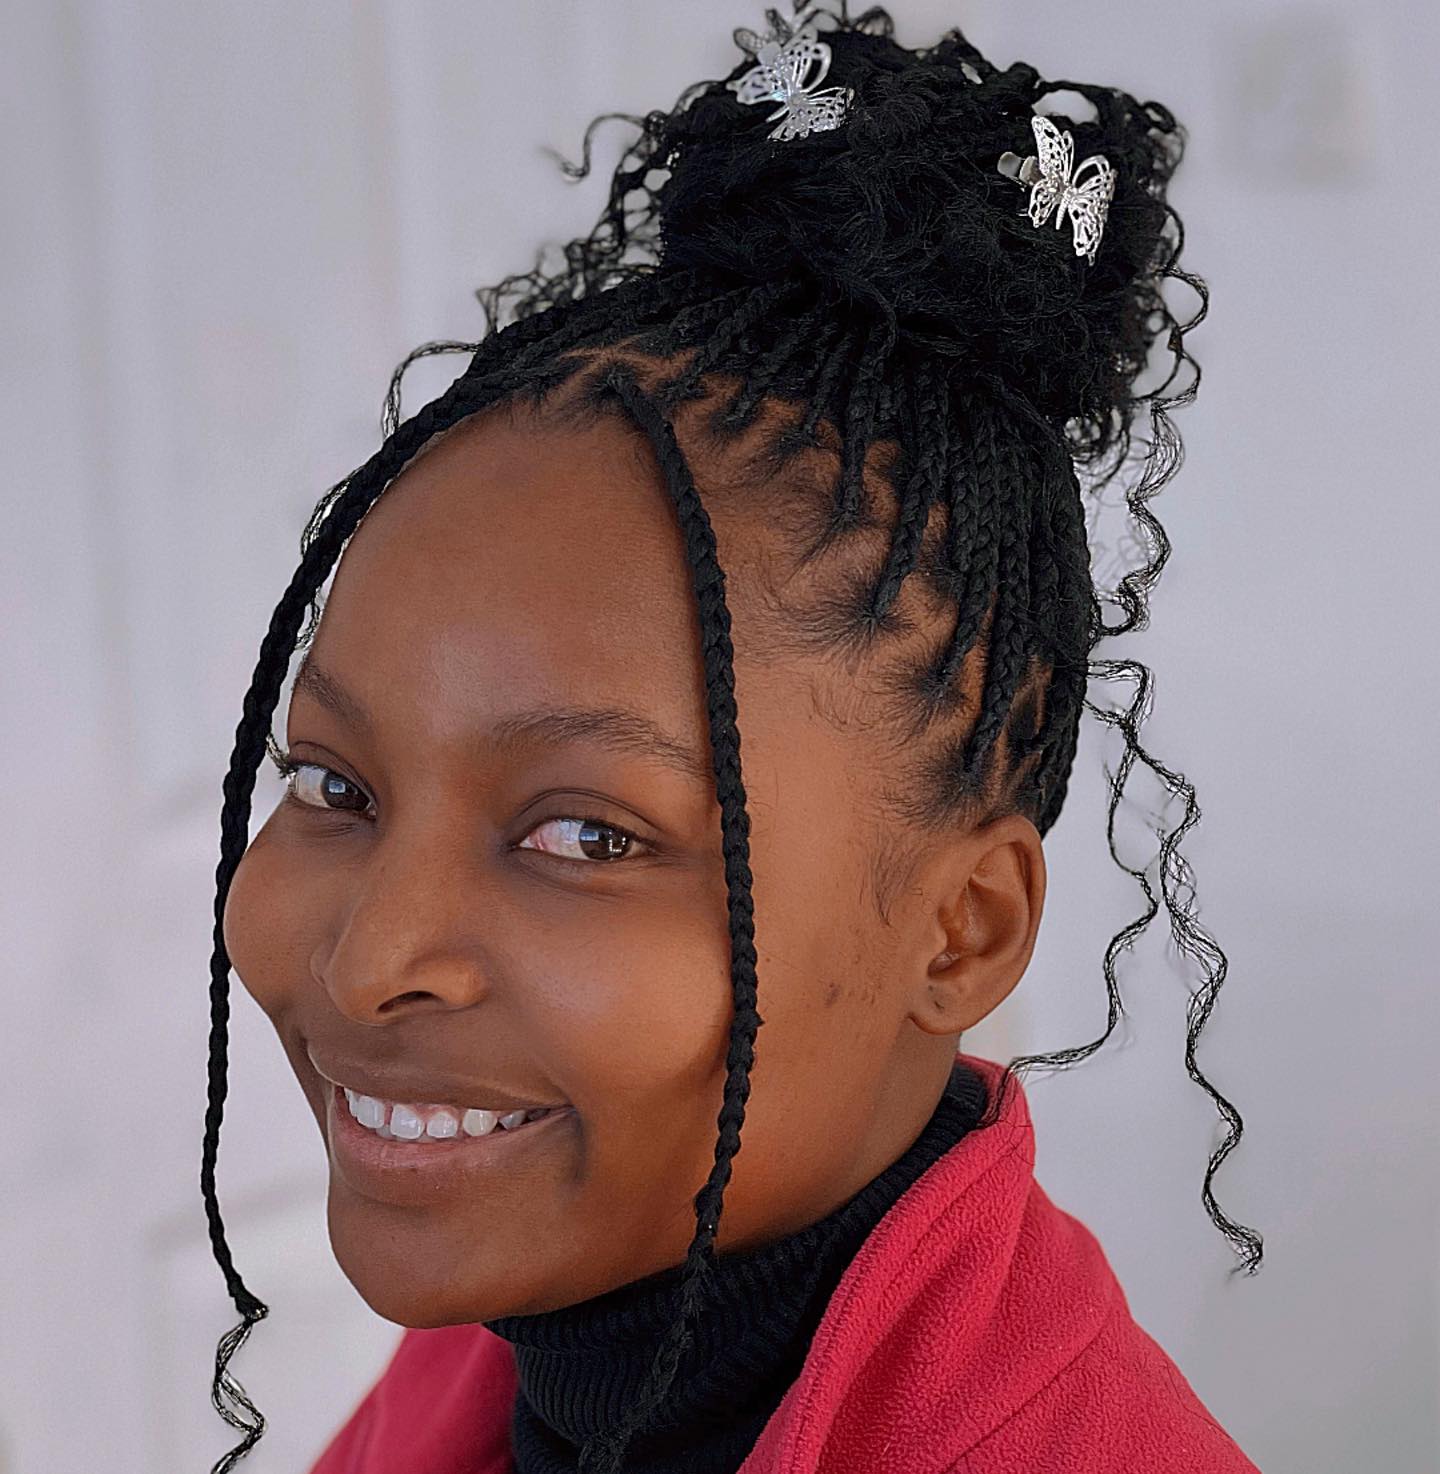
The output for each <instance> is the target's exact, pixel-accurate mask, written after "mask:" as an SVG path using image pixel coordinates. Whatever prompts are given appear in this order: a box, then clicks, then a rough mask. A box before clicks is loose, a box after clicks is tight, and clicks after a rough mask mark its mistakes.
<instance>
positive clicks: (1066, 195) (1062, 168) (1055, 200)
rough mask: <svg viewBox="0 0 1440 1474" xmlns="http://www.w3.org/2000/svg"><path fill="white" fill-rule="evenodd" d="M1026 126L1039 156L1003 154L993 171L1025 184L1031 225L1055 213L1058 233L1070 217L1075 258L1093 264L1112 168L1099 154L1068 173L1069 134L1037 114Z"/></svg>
mask: <svg viewBox="0 0 1440 1474" xmlns="http://www.w3.org/2000/svg"><path fill="white" fill-rule="evenodd" d="M1030 127H1031V129H1032V131H1033V132H1034V134H1035V147H1036V149H1037V151H1038V153H1039V157H1038V158H1037V157H1036V156H1035V154H1031V155H1030V156H1029V157H1028V158H1025V159H1022V158H1021V157H1020V155H1019V154H1015V153H1010V152H1009V151H1008V150H1007V151H1006V152H1005V153H1003V154H1001V155H1000V161H999V163H998V164H997V165H996V166H995V167H996V168H997V169H999V171H1000V172H1001V173H1002V174H1003V175H1004V176H1005V177H1006V178H1007V179H1013V180H1014V181H1015V182H1016V183H1017V184H1019V185H1020V186H1022V188H1023V186H1025V185H1027V184H1028V185H1029V186H1030V219H1031V221H1032V222H1033V223H1034V224H1035V225H1037V226H1039V225H1044V223H1045V221H1046V220H1047V219H1048V217H1049V215H1050V212H1051V210H1054V211H1055V228H1056V230H1059V229H1060V225H1061V222H1062V221H1063V220H1064V219H1065V217H1066V215H1067V214H1068V215H1069V217H1070V224H1071V227H1072V228H1073V230H1074V233H1075V254H1076V255H1077V256H1087V257H1089V259H1090V264H1091V265H1092V266H1093V265H1094V264H1095V252H1096V251H1098V250H1099V249H1100V237H1101V235H1102V234H1103V233H1104V230H1105V220H1106V217H1107V216H1108V215H1109V213H1110V200H1111V198H1112V197H1113V195H1114V193H1115V170H1114V169H1113V168H1112V167H1111V165H1110V161H1109V160H1108V159H1107V158H1105V157H1104V155H1102V154H1091V155H1090V157H1089V158H1087V159H1082V160H1081V161H1080V166H1079V167H1078V168H1077V169H1076V170H1075V171H1074V173H1073V174H1072V173H1071V168H1070V166H1071V165H1072V164H1073V163H1074V162H1075V139H1074V137H1073V135H1071V134H1070V133H1067V132H1066V131H1065V130H1064V129H1063V128H1057V127H1056V126H1055V124H1054V123H1052V122H1051V121H1050V119H1049V118H1046V117H1042V116H1041V115H1040V114H1039V113H1036V114H1035V115H1034V116H1033V117H1032V118H1031V119H1030ZM1017 166H1018V167H1017Z"/></svg>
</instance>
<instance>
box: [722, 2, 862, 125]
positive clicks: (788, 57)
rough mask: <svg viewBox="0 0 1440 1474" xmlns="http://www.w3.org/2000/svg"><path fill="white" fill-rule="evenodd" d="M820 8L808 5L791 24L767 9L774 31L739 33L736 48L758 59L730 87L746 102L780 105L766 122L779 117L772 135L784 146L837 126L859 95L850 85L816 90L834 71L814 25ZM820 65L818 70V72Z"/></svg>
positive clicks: (739, 30) (741, 30)
mask: <svg viewBox="0 0 1440 1474" xmlns="http://www.w3.org/2000/svg"><path fill="white" fill-rule="evenodd" d="M815 9H816V7H815V6H814V5H807V6H806V7H805V9H804V10H803V11H801V12H800V13H799V14H798V15H797V16H796V17H795V23H794V25H791V24H790V22H788V21H787V20H786V19H785V18H784V17H783V16H782V15H781V14H780V12H779V11H778V10H775V9H773V8H772V9H767V10H766V12H765V18H766V20H767V21H769V23H770V29H769V30H768V31H767V32H766V33H765V35H763V36H757V35H756V34H755V32H754V31H752V30H750V29H749V27H747V26H739V27H737V28H736V30H735V31H734V33H733V34H734V37H735V44H736V45H737V46H738V47H740V49H741V50H742V51H745V52H747V53H748V54H749V55H751V56H753V57H754V58H755V65H754V66H753V67H751V68H750V70H749V71H748V72H746V73H745V75H744V76H743V77H737V78H736V79H735V80H734V81H733V82H727V83H726V84H725V85H726V86H727V87H728V88H729V89H730V91H731V92H733V93H734V94H735V96H736V97H737V98H738V99H739V100H740V101H741V102H743V103H755V102H778V103H779V104H780V106H779V107H778V108H776V109H775V111H774V112H773V113H771V114H770V116H769V118H768V119H767V121H769V122H774V121H775V119H776V118H779V119H780V120H781V121H780V124H779V126H778V127H776V128H772V129H771V130H770V137H771V138H775V139H779V140H780V141H781V142H782V143H783V142H784V141H786V140H787V139H791V138H804V137H806V136H807V135H808V134H810V133H823V132H825V131H826V130H827V129H830V128H838V127H839V126H840V124H841V123H842V122H843V121H844V118H845V114H846V109H847V107H848V105H849V103H850V101H851V99H852V98H853V97H854V95H855V91H854V88H851V87H825V88H822V89H820V90H819V91H817V90H816V89H817V88H819V87H820V83H821V82H822V81H823V80H824V78H825V73H826V72H828V71H829V70H830V48H829V46H827V45H826V44H825V42H823V41H821V40H820V39H819V38H818V37H817V35H816V32H815V27H814V26H813V25H811V24H810V21H811V19H812V18H813V14H814V11H815ZM817 65H818V67H819V71H815V70H814V69H815V67H816V66H817Z"/></svg>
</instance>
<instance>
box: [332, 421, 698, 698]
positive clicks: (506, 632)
mask: <svg viewBox="0 0 1440 1474" xmlns="http://www.w3.org/2000/svg"><path fill="white" fill-rule="evenodd" d="M647 456H648V450H647V448H646V446H645V445H644V444H642V443H637V437H635V436H633V435H628V434H626V433H625V429H624V427H623V426H621V425H619V424H615V423H610V422H607V421H605V420H601V421H599V422H597V423H596V424H595V425H593V426H590V427H587V428H585V429H583V430H575V429H569V428H566V429H555V428H550V427H542V426H540V425H539V424H538V423H536V422H535V421H534V419H533V418H532V416H530V415H529V414H527V413H526V412H524V411H517V412H515V413H513V414H512V413H511V412H510V411H509V410H507V409H500V408H497V410H496V411H493V412H487V413H486V414H484V415H480V416H474V417H472V418H471V419H469V420H467V421H464V422H462V423H461V424H459V425H457V426H455V427H454V428H453V429H452V430H450V431H449V432H447V433H446V434H445V435H444V436H442V437H440V438H439V439H437V440H436V441H434V442H432V443H431V445H430V446H429V447H428V448H427V449H426V450H425V451H424V452H423V453H422V454H421V455H420V456H419V457H417V458H416V459H415V460H414V461H413V462H412V463H411V464H410V465H409V466H408V467H407V468H406V470H405V471H404V472H403V473H402V474H401V475H400V476H399V477H398V478H397V480H396V481H395V482H394V484H393V485H392V486H391V487H390V488H389V489H388V490H387V491H386V492H385V494H384V495H383V496H382V497H381V498H380V499H379V501H378V502H377V503H376V504H375V506H374V507H372V508H371V510H370V512H369V513H368V514H367V516H366V517H365V519H364V521H363V522H362V523H361V526H360V527H359V529H358V530H357V531H356V533H355V534H354V536H353V538H352V539H351V541H350V543H349V545H348V546H347V548H346V550H345V554H344V556H343V557H342V559H341V562H340V566H339V568H338V570H337V572H336V575H335V582H334V587H333V589H332V591H331V594H330V596H329V598H328V599H327V601H326V606H325V614H324V618H323V619H322V621H321V625H320V629H319V631H318V632H317V635H316V642H315V644H316V653H317V656H318V655H319V654H320V652H321V651H322V649H323V651H324V652H325V659H326V662H327V664H330V663H334V662H335V661H337V660H340V659H344V660H345V663H346V665H347V668H353V667H355V666H357V665H360V666H363V665H366V664H372V665H373V664H376V663H378V664H380V665H382V666H384V667H385V668H386V669H387V670H389V671H390V672H391V674H392V677H393V674H394V669H395V668H396V667H399V666H404V667H407V668H408V669H409V670H410V672H411V674H413V675H415V676H417V677H422V678H423V677H424V676H425V675H427V674H428V675H429V677H430V678H431V679H432V680H433V681H439V680H442V679H444V680H446V681H447V684H449V683H451V682H453V681H455V680H459V679H461V678H465V684H467V685H471V686H476V685H480V686H491V687H493V686H494V683H496V682H497V681H500V680H502V679H503V681H504V682H505V684H506V685H507V686H516V685H521V684H523V685H526V686H527V687H528V688H529V694H531V695H540V694H544V693H543V692H542V690H541V688H543V687H545V686H547V685H550V686H558V687H560V688H563V689H562V690H561V691H558V692H554V693H551V694H555V695H557V696H558V695H562V694H563V695H564V696H566V697H567V698H573V697H575V696H577V695H579V694H581V692H582V691H584V690H592V689H608V690H610V691H612V692H613V690H614V688H615V687H616V685H617V683H618V684H619V685H621V686H623V687H627V688H633V689H635V690H637V691H645V690H651V691H653V690H655V689H656V688H657V687H659V688H661V689H660V690H659V692H658V693H657V694H659V695H661V696H662V697H667V698H668V699H669V700H670V702H671V703H672V704H673V703H674V702H675V701H677V700H678V699H679V698H680V697H681V696H682V694H683V693H684V692H686V691H688V689H689V677H690V675H691V669H690V664H689V662H690V659H691V658H692V652H694V651H696V650H697V649H698V618H697V615H696V612H695V609H694V598H693V595H692V593H691V590H690V571H689V565H688V563H687V562H686V559H685V556H684V549H683V545H682V543H681V540H680V535H679V531H678V528H677V526H676V525H675V518H674V515H673V513H672V512H671V511H670V509H669V507H668V505H667V500H668V498H667V494H666V492H665V489H664V486H663V484H662V483H661V482H660V481H659V479H658V476H657V475H656V472H655V470H654V468H653V466H651V465H650V464H648V463H647ZM662 651H663V653H664V658H663V659H660V658H657V656H658V654H659V653H660V652H662ZM352 656H353V657H354V659H351V658H350V657H352Z"/></svg>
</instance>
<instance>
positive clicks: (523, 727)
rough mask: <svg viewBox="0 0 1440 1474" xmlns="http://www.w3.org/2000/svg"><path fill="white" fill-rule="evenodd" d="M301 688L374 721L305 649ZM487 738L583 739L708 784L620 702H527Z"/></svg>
mask: <svg viewBox="0 0 1440 1474" xmlns="http://www.w3.org/2000/svg"><path fill="white" fill-rule="evenodd" d="M293 691H303V692H304V693H305V694H306V695H307V696H309V697H310V699H311V700H312V701H314V702H316V703H317V704H318V705H320V706H323V707H324V708H325V710H326V711H328V712H330V713H331V715H332V716H334V717H336V718H337V719H338V720H340V721H342V722H344V723H345V724H346V725H347V726H349V727H353V728H354V729H355V730H356V731H358V732H364V733H370V732H373V731H374V729H375V723H374V721H373V719H372V718H371V716H370V713H369V712H368V711H367V710H366V708H365V706H364V704H363V703H362V702H361V701H359V700H358V699H357V698H356V697H355V696H353V695H352V694H351V693H350V692H349V691H347V690H346V689H345V687H344V686H342V685H341V684H340V682H339V681H337V680H336V679H335V677H334V676H332V675H331V674H330V673H329V671H327V670H326V669H325V668H324V667H323V666H320V665H317V664H316V663H315V662H314V661H313V660H311V659H310V657H309V655H308V653H307V655H306V657H305V658H304V659H303V660H302V661H301V662H300V668H299V670H297V671H296V672H295V683H294V687H293V690H292V694H293ZM488 742H489V744H490V745H491V746H494V747H500V748H516V747H520V746H523V745H524V744H525V743H526V742H539V743H544V744H549V745H552V746H557V747H561V746H578V745H580V744H582V743H589V744H591V745H592V746H595V747H601V748H604V749H606V750H607V751H609V752H614V753H618V754H619V755H620V756H622V757H641V758H649V759H651V760H653V761H655V762H658V763H660V764H662V765H663V766H665V767H668V768H670V769H672V770H673V771H675V772H677V773H679V774H681V775H682V776H683V777H686V778H690V779H695V780H698V781H699V782H701V783H704V784H707V785H709V784H713V783H714V781H715V774H714V771H713V769H712V768H711V766H710V764H709V763H708V762H707V761H706V760H705V759H704V758H703V757H702V756H701V754H700V753H698V752H697V751H696V750H695V749H694V748H693V747H692V746H690V745H689V744H688V743H685V742H681V741H679V740H677V739H676V738H674V737H672V736H671V735H670V734H669V733H668V732H666V731H665V730H664V728H663V727H661V726H660V725H659V724H658V723H656V722H654V721H653V720H652V719H651V718H650V717H647V716H646V715H645V714H644V713H643V712H638V711H635V710H633V709H632V708H630V707H623V706H553V705H549V706H532V707H526V708H524V709H523V710H521V711H515V712H509V713H507V714H506V715H505V716H502V717H500V718H499V719H498V720H496V721H495V722H494V723H493V724H492V726H491V727H490V730H489V734H488Z"/></svg>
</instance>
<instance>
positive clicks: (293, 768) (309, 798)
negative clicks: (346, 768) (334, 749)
mask: <svg viewBox="0 0 1440 1474" xmlns="http://www.w3.org/2000/svg"><path fill="white" fill-rule="evenodd" d="M280 775H281V777H283V778H284V779H285V787H286V789H287V790H288V791H289V794H290V797H291V798H292V799H294V800H295V801H296V803H301V804H304V805H305V807H306V808H307V809H329V810H331V811H332V812H338V813H352V814H353V813H361V814H363V813H364V812H365V811H366V810H367V809H368V808H369V806H370V799H369V796H368V795H367V794H366V793H365V791H364V790H363V789H362V788H360V787H359V786H358V785H356V784H354V783H352V782H351V781H350V780H349V779H348V778H347V777H345V775H344V774H343V773H337V772H336V771H335V770H334V768H327V767H325V766H323V765H322V764H320V763H292V762H289V761H286V762H285V763H283V764H282V765H281V767H280ZM352 798H358V799H359V803H358V804H357V803H354V802H349V801H347V800H349V799H352Z"/></svg>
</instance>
